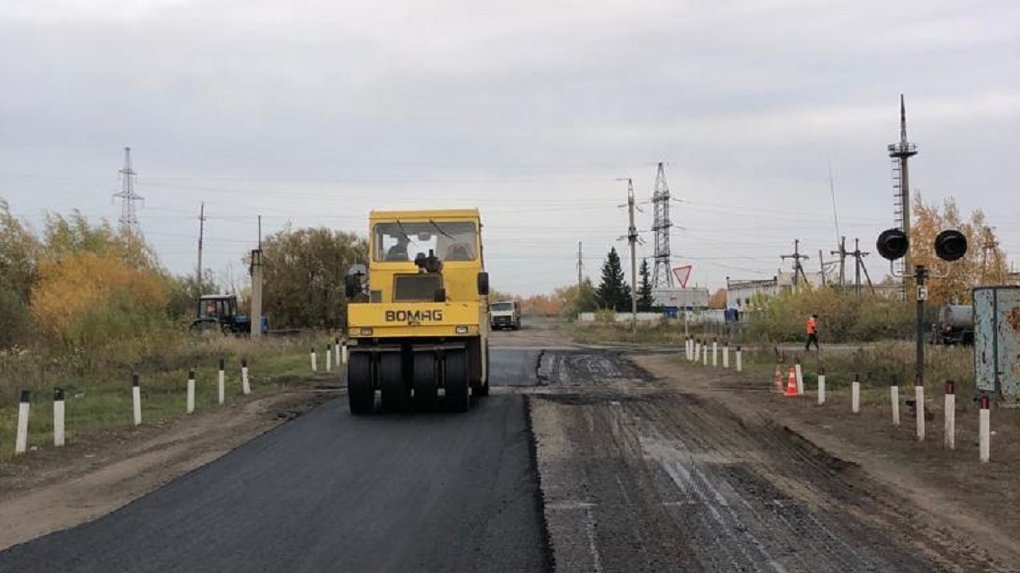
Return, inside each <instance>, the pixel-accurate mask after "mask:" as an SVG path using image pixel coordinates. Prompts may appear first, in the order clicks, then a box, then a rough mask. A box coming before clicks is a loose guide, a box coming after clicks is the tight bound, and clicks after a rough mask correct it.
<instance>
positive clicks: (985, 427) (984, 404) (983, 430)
mask: <svg viewBox="0 0 1020 573" xmlns="http://www.w3.org/2000/svg"><path fill="white" fill-rule="evenodd" d="M990 402H991V401H990V400H989V399H988V396H982V397H981V400H980V401H979V402H978V403H979V404H980V406H981V408H980V409H979V410H978V434H979V437H978V448H979V449H980V453H979V456H980V459H981V463H983V464H984V463H988V460H989V459H991V450H992V411H991V409H990V407H991V403H990Z"/></svg>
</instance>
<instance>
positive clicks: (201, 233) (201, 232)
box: [195, 201, 205, 296]
mask: <svg viewBox="0 0 1020 573" xmlns="http://www.w3.org/2000/svg"><path fill="white" fill-rule="evenodd" d="M204 239H205V201H202V205H201V207H199V210H198V269H197V270H198V275H197V276H196V277H195V283H196V284H197V285H198V294H199V296H201V295H202V242H203V240H204Z"/></svg>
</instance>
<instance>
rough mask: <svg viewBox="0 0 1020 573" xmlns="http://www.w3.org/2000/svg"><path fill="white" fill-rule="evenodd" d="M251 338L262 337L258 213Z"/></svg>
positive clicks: (253, 266)
mask: <svg viewBox="0 0 1020 573" xmlns="http://www.w3.org/2000/svg"><path fill="white" fill-rule="evenodd" d="M249 272H250V273H251V339H252V340H258V339H259V338H261V337H262V215H259V248H257V249H255V250H254V251H252V252H251V268H250V269H249Z"/></svg>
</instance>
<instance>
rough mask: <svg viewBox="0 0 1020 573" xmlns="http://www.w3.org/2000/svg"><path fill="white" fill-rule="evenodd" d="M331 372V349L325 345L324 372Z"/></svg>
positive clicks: (327, 344)
mask: <svg viewBox="0 0 1020 573" xmlns="http://www.w3.org/2000/svg"><path fill="white" fill-rule="evenodd" d="M332 370H333V348H332V347H330V345H329V343H328V342H327V343H326V372H330V371H332Z"/></svg>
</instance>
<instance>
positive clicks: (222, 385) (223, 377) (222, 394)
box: [216, 358, 227, 404]
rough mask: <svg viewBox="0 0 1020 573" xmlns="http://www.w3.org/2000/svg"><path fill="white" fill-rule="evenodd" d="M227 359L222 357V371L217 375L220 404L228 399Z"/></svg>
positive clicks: (217, 391)
mask: <svg viewBox="0 0 1020 573" xmlns="http://www.w3.org/2000/svg"><path fill="white" fill-rule="evenodd" d="M226 366H227V365H226V361H225V360H224V359H222V358H220V371H219V372H218V373H217V375H216V398H217V400H218V401H219V403H220V404H222V403H223V401H224V400H225V399H226V393H227V389H226V386H227V373H226V371H225V370H226Z"/></svg>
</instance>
